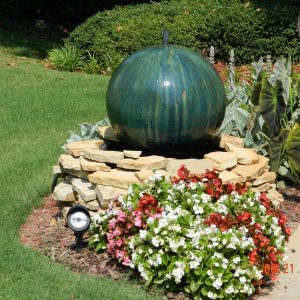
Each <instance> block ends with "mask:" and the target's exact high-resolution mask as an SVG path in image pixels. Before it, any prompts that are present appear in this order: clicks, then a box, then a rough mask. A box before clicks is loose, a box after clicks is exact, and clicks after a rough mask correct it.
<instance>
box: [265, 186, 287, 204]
mask: <svg viewBox="0 0 300 300" xmlns="http://www.w3.org/2000/svg"><path fill="white" fill-rule="evenodd" d="M266 195H267V197H268V198H269V199H270V200H271V201H272V202H273V201H279V202H283V201H284V198H283V196H282V194H280V193H279V192H277V191H276V189H272V188H271V189H269V190H268V191H267V193H266Z"/></svg>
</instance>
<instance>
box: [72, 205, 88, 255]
mask: <svg viewBox="0 0 300 300" xmlns="http://www.w3.org/2000/svg"><path fill="white" fill-rule="evenodd" d="M90 224H91V216H90V213H89V211H88V209H87V208H86V207H85V206H83V205H80V204H75V205H73V206H72V207H71V208H70V210H69V211H68V214H67V226H68V227H69V228H70V229H72V230H73V231H74V235H75V237H76V240H75V244H74V245H72V246H70V247H71V248H74V249H76V250H79V249H80V248H82V245H83V242H82V238H83V234H84V233H85V232H86V231H87V230H88V229H89V227H90Z"/></svg>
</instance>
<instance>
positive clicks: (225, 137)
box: [219, 134, 245, 149]
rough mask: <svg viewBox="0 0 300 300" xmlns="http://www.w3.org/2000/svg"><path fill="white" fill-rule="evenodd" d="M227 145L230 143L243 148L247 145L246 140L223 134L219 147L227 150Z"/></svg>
mask: <svg viewBox="0 0 300 300" xmlns="http://www.w3.org/2000/svg"><path fill="white" fill-rule="evenodd" d="M225 143H230V144H232V145H235V146H237V147H241V148H243V147H244V144H245V143H244V139H241V138H239V137H236V136H231V135H225V134H221V136H220V143H219V147H220V148H223V149H225Z"/></svg>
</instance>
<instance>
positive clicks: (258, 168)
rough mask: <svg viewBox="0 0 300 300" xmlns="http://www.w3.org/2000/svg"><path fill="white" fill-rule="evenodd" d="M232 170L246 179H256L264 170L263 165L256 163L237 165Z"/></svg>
mask: <svg viewBox="0 0 300 300" xmlns="http://www.w3.org/2000/svg"><path fill="white" fill-rule="evenodd" d="M231 171H232V172H234V173H236V174H238V175H240V176H242V177H243V178H244V179H245V180H246V181H252V180H255V179H257V177H258V176H260V175H261V174H262V173H263V172H264V171H265V166H264V165H262V164H260V163H257V164H253V165H237V166H236V167H235V168H233V169H231Z"/></svg>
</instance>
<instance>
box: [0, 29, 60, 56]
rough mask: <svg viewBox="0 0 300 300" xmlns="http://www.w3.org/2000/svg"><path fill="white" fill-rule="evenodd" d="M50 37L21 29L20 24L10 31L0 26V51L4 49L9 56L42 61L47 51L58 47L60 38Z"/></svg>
mask: <svg viewBox="0 0 300 300" xmlns="http://www.w3.org/2000/svg"><path fill="white" fill-rule="evenodd" d="M50 35H51V34H49V33H48V32H47V33H46V32H37V31H36V30H33V29H28V28H26V27H25V28H22V26H21V25H20V24H19V26H18V27H16V28H10V29H8V28H5V27H4V26H2V24H0V51H1V48H4V51H5V52H7V53H8V54H11V55H16V56H23V57H28V58H38V59H44V58H46V57H47V55H48V51H49V50H50V49H53V48H55V47H58V46H59V45H60V44H61V41H62V39H61V38H59V37H56V38H53V37H50ZM0 53H1V52H0Z"/></svg>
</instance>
